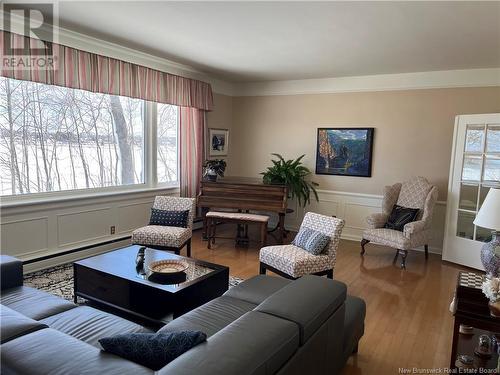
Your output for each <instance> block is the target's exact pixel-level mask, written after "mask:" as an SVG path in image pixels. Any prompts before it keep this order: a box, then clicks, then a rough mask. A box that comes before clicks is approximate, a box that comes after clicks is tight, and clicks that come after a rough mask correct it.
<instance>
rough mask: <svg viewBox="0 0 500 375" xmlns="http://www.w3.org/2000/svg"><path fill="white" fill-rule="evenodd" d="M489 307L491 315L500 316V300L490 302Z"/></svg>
mask: <svg viewBox="0 0 500 375" xmlns="http://www.w3.org/2000/svg"><path fill="white" fill-rule="evenodd" d="M488 307H489V308H490V315H491V316H493V317H495V318H500V300H499V301H496V302H491V301H490V303H488Z"/></svg>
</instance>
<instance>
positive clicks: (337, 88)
mask: <svg viewBox="0 0 500 375" xmlns="http://www.w3.org/2000/svg"><path fill="white" fill-rule="evenodd" d="M0 14H2V16H3V11H0ZM2 19H3V17H2ZM11 19H12V24H13V26H14V27H16V26H17V27H20V26H22V25H23V18H21V17H16V16H15V15H13V17H12V18H11ZM0 29H2V30H3V25H1V26H0ZM21 30H22V27H21ZM57 36H58V40H57V43H60V44H63V45H66V46H68V47H73V48H77V49H81V50H84V51H88V52H92V53H96V54H100V55H105V56H109V57H113V58H116V59H119V60H123V61H127V62H131V63H134V64H138V65H143V66H146V67H149V68H152V69H157V70H160V71H163V72H167V73H171V74H176V75H180V76H183V77H187V78H193V79H198V80H201V81H205V82H208V83H210V84H211V85H212V89H213V91H214V92H215V93H218V94H223V95H228V96H236V97H237V96H272V95H302V94H332V93H346V92H364V91H394V90H417V89H438V88H454V87H487V86H500V67H499V68H487V69H463V70H442V71H431V72H416V73H399V74H378V75H367V76H353V77H333V78H317V79H301V80H282V81H266V82H230V81H225V80H222V79H219V78H216V77H214V76H212V75H210V74H207V73H205V72H202V71H200V70H198V69H195V68H193V67H191V66H189V65H185V64H180V63H177V62H174V61H171V60H168V59H165V58H161V57H158V56H154V55H150V54H148V53H145V52H141V51H137V50H135V49H132V48H129V47H124V46H122V45H119V44H116V43H112V42H108V41H104V40H101V39H97V38H94V37H91V36H89V35H86V34H82V33H79V32H76V31H73V30H69V29H65V28H61V27H57Z"/></svg>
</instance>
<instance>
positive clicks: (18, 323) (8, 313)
mask: <svg viewBox="0 0 500 375" xmlns="http://www.w3.org/2000/svg"><path fill="white" fill-rule="evenodd" d="M0 322H1V324H0V340H1V343H2V344H3V343H6V342H7V341H10V340H12V339H15V338H16V337H19V336H22V335H26V334H28V333H30V332H34V331H37V330H39V329H42V328H47V325H46V324H43V323H40V322H37V321H36V320H33V319H30V318H28V317H26V316H24V315H22V314H20V313H18V312H17V311H14V310H12V309H10V308H8V307H7V306H3V305H1V306H0Z"/></svg>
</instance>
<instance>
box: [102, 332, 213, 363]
mask: <svg viewBox="0 0 500 375" xmlns="http://www.w3.org/2000/svg"><path fill="white" fill-rule="evenodd" d="M206 340H207V335H205V334H204V333H203V332H200V331H181V332H170V333H127V334H124V335H116V336H112V337H105V338H102V339H100V340H99V343H100V344H101V345H102V347H103V349H104V350H106V351H107V352H109V353H113V354H116V355H118V356H120V357H122V358H125V359H128V360H131V361H133V362H135V363H139V364H141V365H143V366H146V367H149V368H150V369H152V370H159V369H161V368H162V367H163V366H165V365H166V364H167V363H170V362H172V361H173V360H174V359H175V358H177V357H178V356H180V355H181V354H183V353H185V352H187V351H188V350H189V349H191V348H193V347H195V346H196V345H198V344H201V343H202V342H203V341H206Z"/></svg>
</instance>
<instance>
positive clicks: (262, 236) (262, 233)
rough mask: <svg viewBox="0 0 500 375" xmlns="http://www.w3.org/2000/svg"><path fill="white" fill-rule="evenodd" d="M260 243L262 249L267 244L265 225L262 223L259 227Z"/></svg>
mask: <svg viewBox="0 0 500 375" xmlns="http://www.w3.org/2000/svg"><path fill="white" fill-rule="evenodd" d="M260 242H261V246H262V247H264V246H266V244H267V223H262V224H261V227H260Z"/></svg>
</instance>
